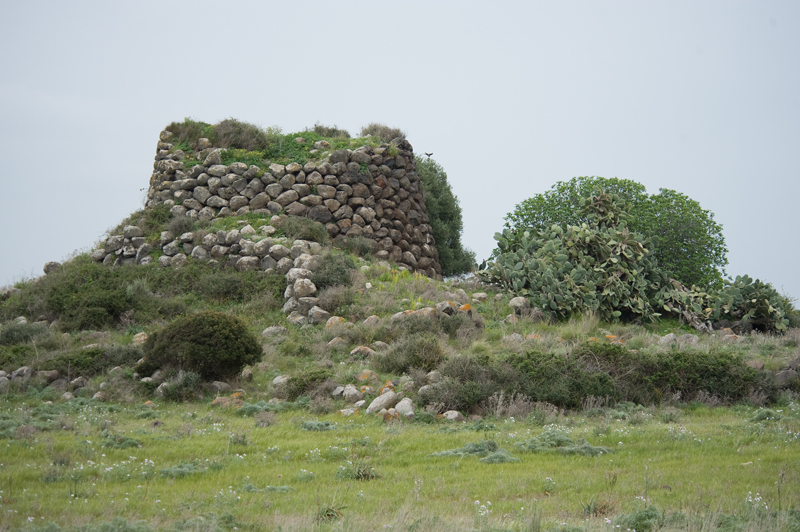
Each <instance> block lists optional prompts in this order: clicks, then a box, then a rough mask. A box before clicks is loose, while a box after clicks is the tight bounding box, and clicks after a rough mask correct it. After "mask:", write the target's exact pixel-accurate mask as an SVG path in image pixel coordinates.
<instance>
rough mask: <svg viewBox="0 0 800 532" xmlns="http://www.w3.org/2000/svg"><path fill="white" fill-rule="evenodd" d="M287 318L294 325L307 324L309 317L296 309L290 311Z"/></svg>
mask: <svg viewBox="0 0 800 532" xmlns="http://www.w3.org/2000/svg"><path fill="white" fill-rule="evenodd" d="M286 320H287V321H288V322H289V323H291V324H292V325H297V326H300V325H305V324H306V323H308V318H307V317H306V316H303V315H302V314H300V313H299V312H297V311H296V310H295V311H294V312H292V313H290V314H289V316H288V317H287V318H286Z"/></svg>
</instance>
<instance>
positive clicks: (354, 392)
mask: <svg viewBox="0 0 800 532" xmlns="http://www.w3.org/2000/svg"><path fill="white" fill-rule="evenodd" d="M342 398H343V399H344V400H345V401H347V402H348V403H357V402H358V401H361V400H362V399H364V394H363V393H361V392H360V391H358V388H356V387H355V386H353V385H352V384H348V385H346V386H345V387H344V390H343V391H342Z"/></svg>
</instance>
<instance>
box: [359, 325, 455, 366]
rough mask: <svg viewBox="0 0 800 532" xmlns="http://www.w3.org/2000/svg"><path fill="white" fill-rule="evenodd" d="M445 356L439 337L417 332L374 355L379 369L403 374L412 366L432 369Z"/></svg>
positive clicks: (374, 361)
mask: <svg viewBox="0 0 800 532" xmlns="http://www.w3.org/2000/svg"><path fill="white" fill-rule="evenodd" d="M444 358H445V352H444V348H443V347H442V345H441V344H440V343H439V339H438V338H437V337H436V335H435V334H432V333H417V334H412V335H410V336H406V337H404V338H401V339H400V340H398V341H397V342H395V343H394V344H392V347H391V348H390V349H388V350H386V351H384V352H380V353H377V354H376V355H375V356H374V357H373V365H374V366H375V368H376V369H377V370H378V371H382V372H388V373H394V374H397V375H399V374H401V373H406V372H407V371H409V369H411V368H421V369H424V370H428V371H430V370H432V369H434V368H436V367H437V366H438V365H439V364H440V363H441V362H442V361H443V360H444Z"/></svg>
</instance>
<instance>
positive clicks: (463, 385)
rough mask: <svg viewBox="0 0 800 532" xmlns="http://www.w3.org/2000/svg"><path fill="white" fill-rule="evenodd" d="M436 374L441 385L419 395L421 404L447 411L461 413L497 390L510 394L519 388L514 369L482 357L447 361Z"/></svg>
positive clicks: (467, 357) (466, 357)
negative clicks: (440, 406)
mask: <svg viewBox="0 0 800 532" xmlns="http://www.w3.org/2000/svg"><path fill="white" fill-rule="evenodd" d="M439 371H440V372H441V374H442V377H443V380H442V382H440V383H437V384H435V385H433V386H430V387H429V388H427V389H426V390H424V391H423V392H422V393H420V394H419V395H420V399H422V401H423V402H424V403H440V404H442V405H444V407H445V408H447V409H454V410H464V411H465V410H469V409H470V408H471V407H473V406H475V405H478V404H479V403H481V402H483V401H485V400H486V399H488V398H489V397H491V396H492V395H493V394H494V393H495V392H497V391H499V390H506V391H507V392H509V393H513V392H515V391H517V390H518V389H519V377H518V375H517V372H516V371H514V368H512V367H511V366H510V365H509V364H507V363H505V362H500V361H497V360H494V359H493V358H490V357H489V356H486V355H481V356H473V357H470V356H457V357H453V358H450V359H449V360H447V361H446V362H444V364H442V365H441V366H440V368H439Z"/></svg>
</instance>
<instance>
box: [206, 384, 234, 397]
mask: <svg viewBox="0 0 800 532" xmlns="http://www.w3.org/2000/svg"><path fill="white" fill-rule="evenodd" d="M210 388H211V390H213V391H214V392H215V393H218V394H219V393H228V392H230V391H231V390H232V388H231V385H230V384H228V383H227V382H222V381H214V382H212V383H211V385H210Z"/></svg>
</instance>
